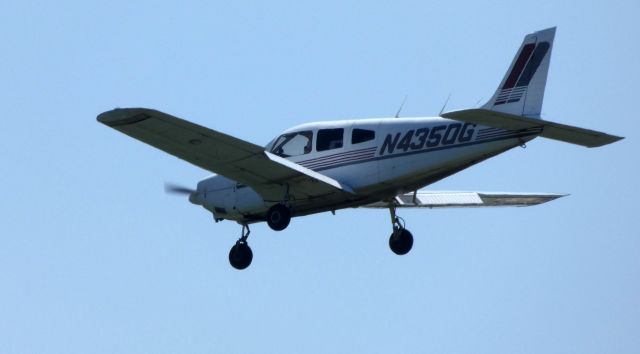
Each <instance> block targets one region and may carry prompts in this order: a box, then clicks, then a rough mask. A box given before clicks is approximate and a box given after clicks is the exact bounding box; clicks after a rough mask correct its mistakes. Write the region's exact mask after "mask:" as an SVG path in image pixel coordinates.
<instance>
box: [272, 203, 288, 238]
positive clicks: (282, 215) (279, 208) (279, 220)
mask: <svg viewBox="0 0 640 354" xmlns="http://www.w3.org/2000/svg"><path fill="white" fill-rule="evenodd" d="M290 221H291V211H290V210H289V208H287V207H286V206H284V205H283V204H276V205H274V206H272V207H271V208H269V210H268V211H267V224H269V227H270V228H271V229H272V230H275V231H282V230H284V229H286V228H287V226H289V222H290Z"/></svg>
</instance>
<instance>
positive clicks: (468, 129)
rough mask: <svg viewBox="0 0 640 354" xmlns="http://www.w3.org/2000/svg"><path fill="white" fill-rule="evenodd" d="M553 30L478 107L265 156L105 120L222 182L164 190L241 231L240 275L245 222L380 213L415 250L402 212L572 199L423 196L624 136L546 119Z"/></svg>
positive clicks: (309, 134)
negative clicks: (562, 149) (530, 146)
mask: <svg viewBox="0 0 640 354" xmlns="http://www.w3.org/2000/svg"><path fill="white" fill-rule="evenodd" d="M555 30H556V29H555V27H553V28H549V29H545V30H542V31H538V32H534V33H531V34H528V35H527V36H525V38H524V40H523V42H522V45H521V46H520V48H519V49H518V52H517V53H516V56H515V58H514V59H513V61H512V63H511V65H510V66H509V69H508V70H507V72H506V74H505V76H504V78H503V79H502V82H501V83H500V85H499V86H498V89H497V90H496V91H495V93H494V94H493V96H492V97H491V99H490V100H489V101H488V102H487V103H486V104H484V105H483V106H482V107H481V108H473V109H463V110H456V111H450V112H446V113H444V114H442V112H441V114H440V116H439V117H430V118H379V119H362V120H341V121H330V122H316V123H308V124H303V125H299V126H296V127H293V128H291V129H288V130H286V131H285V132H284V133H283V134H282V135H280V136H278V137H277V138H275V139H274V140H272V141H271V142H270V143H268V144H267V145H266V146H265V147H262V146H259V145H255V144H253V143H250V142H247V141H244V140H241V139H238V138H235V137H233V136H230V135H227V134H224V133H221V132H218V131H215V130H212V129H209V128H205V127H203V126H200V125H197V124H194V123H191V122H188V121H186V120H183V119H180V118H177V117H174V116H171V115H169V114H166V113H162V112H159V111H156V110H153V109H146V108H124V109H114V110H111V111H107V112H104V113H102V114H100V115H98V117H97V120H98V121H99V122H100V123H103V124H106V125H107V126H109V127H111V128H114V129H116V130H118V131H120V132H122V133H124V134H127V135H129V136H131V137H133V138H135V139H138V140H140V141H142V142H144V143H147V144H149V145H151V146H154V147H156V148H158V149H160V150H163V151H165V152H167V153H169V154H171V155H174V156H176V157H178V158H180V159H183V160H185V161H187V162H190V163H192V164H194V165H196V166H199V167H201V168H204V169H205V170H208V171H211V172H213V173H215V175H213V176H211V177H209V178H206V179H204V180H202V181H200V182H199V183H198V185H197V187H196V189H190V188H185V187H179V186H172V185H167V186H166V188H167V191H169V192H175V193H181V194H186V195H188V197H189V200H190V201H191V203H193V204H196V205H201V206H202V207H204V208H205V209H206V210H208V211H210V212H211V213H212V214H213V218H214V220H215V221H216V222H218V221H222V220H233V221H236V222H237V223H239V224H240V225H242V233H241V237H240V238H239V240H238V241H237V242H236V243H235V245H234V246H233V247H232V248H231V251H230V252H229V262H230V263H231V266H233V267H234V268H236V269H245V268H247V267H248V266H249V265H250V264H251V261H252V259H253V252H252V251H251V248H250V247H249V245H248V242H247V238H248V236H249V233H250V231H249V224H252V223H256V222H263V221H266V222H267V224H268V225H269V227H270V228H271V229H273V230H276V231H280V230H284V229H285V228H286V227H287V226H288V225H289V222H290V220H291V218H292V217H297V216H304V215H309V214H315V213H321V212H327V211H330V212H333V213H335V211H336V210H339V209H344V208H354V207H364V208H385V209H389V211H390V214H391V225H392V230H393V231H392V233H391V236H390V238H389V247H390V248H391V250H392V251H393V252H394V253H396V254H398V255H403V254H406V253H408V252H409V251H410V250H411V248H412V246H413V236H412V235H411V233H410V232H409V231H408V230H407V229H406V228H405V224H404V221H403V220H402V218H400V217H399V216H397V215H396V210H397V209H398V208H441V207H495V206H530V205H536V204H541V203H545V202H548V201H551V200H554V199H556V198H559V197H562V196H564V195H565V194H550V193H481V192H436V191H419V189H420V188H422V187H425V186H427V185H430V184H432V183H434V182H436V181H439V180H441V179H443V178H445V177H448V176H451V175H453V174H455V173H457V172H460V171H462V170H464V169H466V168H467V167H470V166H472V165H475V164H477V163H479V162H481V161H483V160H486V159H488V158H490V157H493V156H496V155H498V154H500V153H503V152H505V151H507V150H509V149H512V148H514V147H518V146H523V145H524V144H525V143H527V142H528V141H530V140H532V139H534V138H536V137H538V136H541V137H544V138H549V139H555V140H560V141H564V142H568V143H572V144H578V145H583V146H586V147H598V146H602V145H606V144H610V143H613V142H616V141H618V140H620V139H623V138H622V137H618V136H613V135H608V134H605V133H602V132H597V131H593V130H588V129H583V128H578V127H574V126H570V125H565V124H560V123H554V122H551V121H547V120H543V119H541V117H540V112H541V109H542V100H543V96H544V90H545V86H546V81H547V73H548V70H549V62H550V56H551V48H552V46H553V40H554V37H555Z"/></svg>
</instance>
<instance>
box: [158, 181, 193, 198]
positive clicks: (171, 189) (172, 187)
mask: <svg viewBox="0 0 640 354" xmlns="http://www.w3.org/2000/svg"><path fill="white" fill-rule="evenodd" d="M164 192H165V193H167V194H182V195H189V196H190V195H192V194H194V193H196V192H197V191H196V190H195V189H192V188H188V187H184V186H180V185H177V184H173V183H167V182H165V183H164Z"/></svg>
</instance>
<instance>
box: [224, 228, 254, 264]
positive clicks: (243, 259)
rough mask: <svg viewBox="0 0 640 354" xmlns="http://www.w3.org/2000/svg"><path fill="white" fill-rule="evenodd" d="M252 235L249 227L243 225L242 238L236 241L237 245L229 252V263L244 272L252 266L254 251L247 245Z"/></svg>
mask: <svg viewBox="0 0 640 354" xmlns="http://www.w3.org/2000/svg"><path fill="white" fill-rule="evenodd" d="M250 233H251V231H250V230H249V226H248V225H242V237H240V239H239V240H238V241H236V244H235V245H234V246H233V247H231V250H230V251H229V263H231V266H232V267H233V268H235V269H238V270H242V269H245V268H247V267H248V266H249V265H251V261H252V260H253V251H251V247H249V244H248V243H247V238H248V237H249V234H250Z"/></svg>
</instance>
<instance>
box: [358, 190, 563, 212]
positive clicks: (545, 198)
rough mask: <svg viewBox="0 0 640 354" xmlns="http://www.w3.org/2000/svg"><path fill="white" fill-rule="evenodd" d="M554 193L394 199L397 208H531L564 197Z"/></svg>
mask: <svg viewBox="0 0 640 354" xmlns="http://www.w3.org/2000/svg"><path fill="white" fill-rule="evenodd" d="M564 196H566V194H555V193H483V192H417V193H407V194H400V195H398V196H396V197H395V198H394V202H395V205H396V207H398V208H470V207H498V206H517V207H524V206H531V205H537V204H542V203H546V202H549V201H552V200H554V199H557V198H560V197H564ZM388 207H389V203H388V202H383V201H380V202H376V203H372V204H368V205H365V206H363V208H388Z"/></svg>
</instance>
